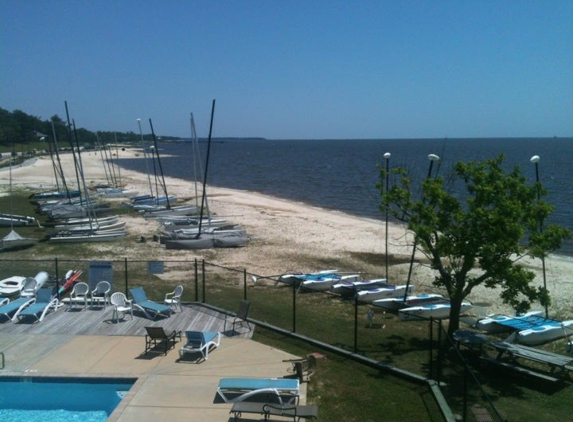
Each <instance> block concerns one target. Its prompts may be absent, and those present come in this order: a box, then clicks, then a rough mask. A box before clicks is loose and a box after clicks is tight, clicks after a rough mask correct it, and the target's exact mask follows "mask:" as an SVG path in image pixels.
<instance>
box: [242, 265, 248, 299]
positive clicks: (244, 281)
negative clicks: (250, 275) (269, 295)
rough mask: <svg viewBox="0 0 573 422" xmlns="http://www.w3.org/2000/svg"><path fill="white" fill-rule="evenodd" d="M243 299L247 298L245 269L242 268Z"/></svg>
mask: <svg viewBox="0 0 573 422" xmlns="http://www.w3.org/2000/svg"><path fill="white" fill-rule="evenodd" d="M243 299H245V300H247V270H243Z"/></svg>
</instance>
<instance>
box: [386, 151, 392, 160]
mask: <svg viewBox="0 0 573 422" xmlns="http://www.w3.org/2000/svg"><path fill="white" fill-rule="evenodd" d="M391 156H392V154H390V153H389V152H387V153H385V154H384V158H385V159H389V158H390V157H391Z"/></svg>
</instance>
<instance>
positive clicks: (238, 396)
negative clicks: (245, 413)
mask: <svg viewBox="0 0 573 422" xmlns="http://www.w3.org/2000/svg"><path fill="white" fill-rule="evenodd" d="M217 394H218V395H219V396H220V397H221V398H222V399H223V400H224V401H225V402H226V403H234V402H239V401H244V400H246V399H249V398H250V397H253V396H259V395H264V397H265V398H267V397H268V396H269V395H271V396H273V397H275V398H276V399H277V401H278V402H279V403H280V404H282V403H283V396H285V397H286V398H287V399H288V400H287V403H296V401H297V400H298V395H299V382H298V380H297V379H289V378H221V380H220V381H219V386H218V387H217Z"/></svg>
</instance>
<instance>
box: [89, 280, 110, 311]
mask: <svg viewBox="0 0 573 422" xmlns="http://www.w3.org/2000/svg"><path fill="white" fill-rule="evenodd" d="M110 291H111V284H110V283H109V282H108V281H100V282H99V283H98V284H96V287H95V289H94V290H92V292H91V297H92V299H91V303H92V306H93V304H94V302H97V303H98V304H99V301H100V300H101V299H102V298H103V307H104V308H105V307H106V306H107V305H109V292H110Z"/></svg>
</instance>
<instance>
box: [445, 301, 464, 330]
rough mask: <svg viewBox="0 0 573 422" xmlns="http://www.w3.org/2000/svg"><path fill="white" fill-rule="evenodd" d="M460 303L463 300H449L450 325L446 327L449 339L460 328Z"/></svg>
mask: <svg viewBox="0 0 573 422" xmlns="http://www.w3.org/2000/svg"><path fill="white" fill-rule="evenodd" d="M462 301H463V298H458V297H452V298H450V306H451V307H450V324H449V326H448V335H449V336H450V337H452V335H453V334H454V332H455V331H456V330H457V329H459V328H460V309H461V308H462Z"/></svg>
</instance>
